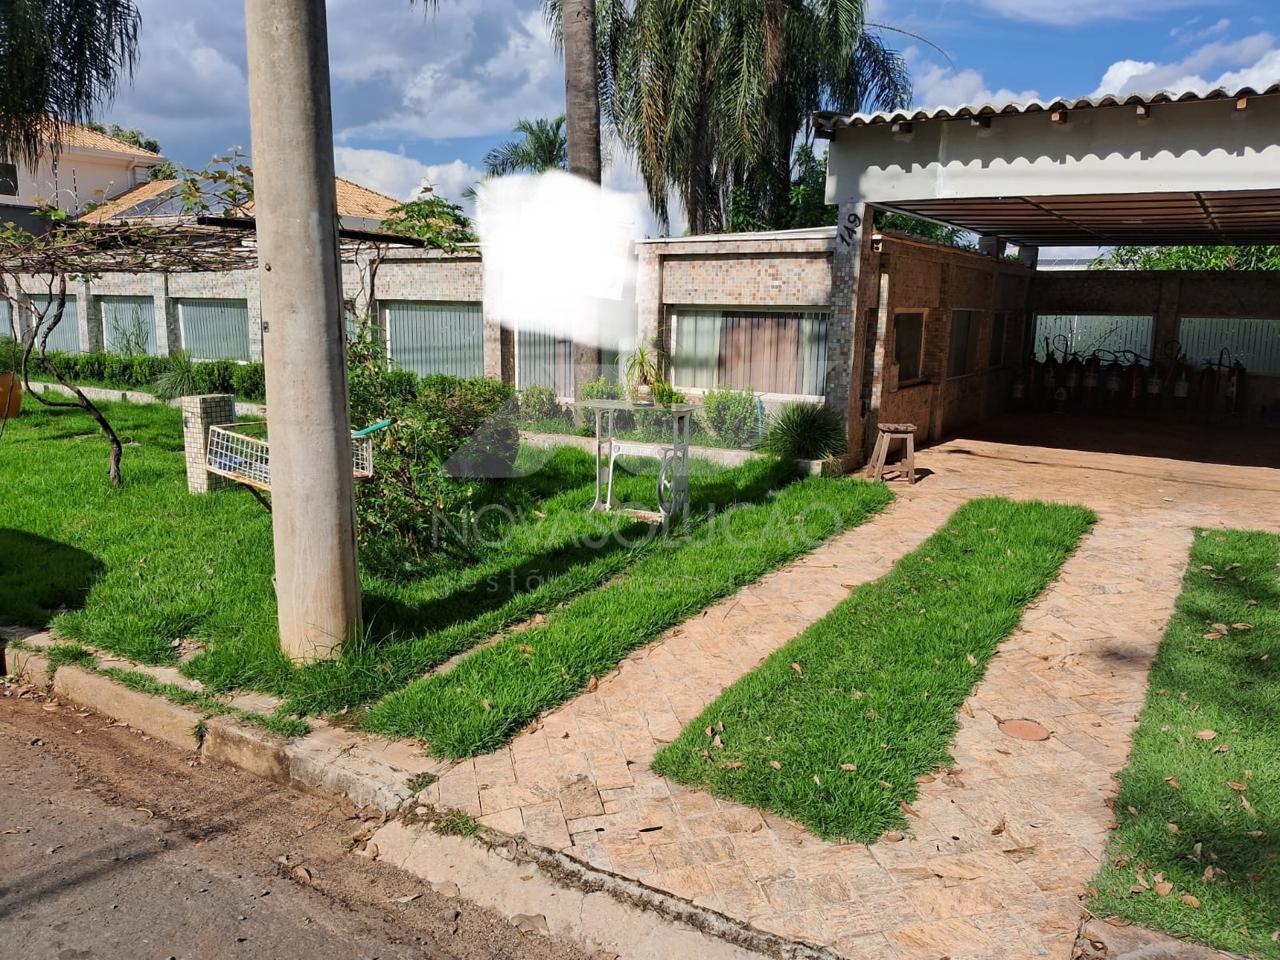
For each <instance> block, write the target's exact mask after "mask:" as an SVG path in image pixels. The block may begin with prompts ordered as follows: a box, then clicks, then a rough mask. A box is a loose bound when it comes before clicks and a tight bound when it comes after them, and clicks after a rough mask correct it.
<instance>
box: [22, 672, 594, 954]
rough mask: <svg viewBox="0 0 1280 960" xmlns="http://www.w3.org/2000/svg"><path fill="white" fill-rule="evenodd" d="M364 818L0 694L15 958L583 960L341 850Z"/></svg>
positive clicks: (61, 709)
mask: <svg viewBox="0 0 1280 960" xmlns="http://www.w3.org/2000/svg"><path fill="white" fill-rule="evenodd" d="M365 824H366V820H365V819H364V818H362V817H361V816H359V815H358V812H357V811H355V810H354V809H352V808H349V807H348V808H345V809H344V808H343V807H341V806H339V805H337V804H334V803H332V802H330V801H327V800H322V799H319V798H315V797H309V796H304V795H301V794H298V793H295V792H293V791H290V790H287V789H285V788H281V787H277V786H275V785H272V784H267V783H265V782H263V781H259V780H256V779H255V778H253V777H250V776H248V775H246V774H242V773H240V772H239V771H235V770H231V769H229V768H222V767H218V766H213V765H203V764H200V763H198V762H197V761H196V760H195V758H193V757H184V756H182V755H181V754H179V753H177V752H176V751H173V750H172V749H171V748H169V747H167V746H164V745H162V744H158V743H151V742H147V741H145V739H144V738H142V737H140V736H139V735H138V734H136V733H134V732H132V731H130V730H128V729H127V728H125V727H121V726H118V725H113V724H110V722H109V721H107V720H106V719H104V718H102V717H99V716H96V715H93V714H89V713H86V712H83V711H78V710H76V709H74V708H71V707H69V706H64V705H53V704H50V703H48V702H47V701H41V700H39V699H33V698H31V696H30V694H27V695H25V696H19V695H18V691H17V688H14V687H12V686H8V687H4V688H3V689H0V944H3V945H2V946H0V955H3V956H4V957H6V958H9V957H12V958H14V960H90V958H93V960H152V958H156V960H166V958H178V960H188V958H190V960H215V958H224V957H225V958H251V957H252V958H257V957H263V958H272V960H277V958H278V960H295V958H296V960H320V958H323V960H347V958H350V960H371V958H382V960H393V958H394V960H400V958H406V960H407V958H433V960H500V958H503V960H505V958H510V960H517V958H518V960H587V957H588V955H587V954H584V953H582V952H580V951H579V950H578V949H577V948H576V947H574V946H572V945H570V944H566V943H561V942H558V941H554V940H551V939H548V938H546V937H539V936H537V935H530V934H523V933H520V932H518V931H516V930H515V929H514V928H512V927H511V926H510V925H509V924H508V923H506V922H505V921H504V920H502V919H500V918H498V917H496V916H493V915H490V914H487V913H486V912H485V911H482V910H480V909H479V908H477V907H474V906H471V905H470V904H467V903H466V902H465V901H457V900H454V899H450V898H447V897H444V896H441V895H439V894H436V893H434V892H433V891H431V890H430V889H427V888H425V887H423V885H422V884H421V883H420V882H419V881H416V880H414V879H413V878H410V877H408V876H407V875H405V874H402V873H400V872H399V871H396V870H394V869H393V868H391V867H389V866H386V865H384V864H378V863H372V862H370V861H368V860H367V859H365V858H364V857H362V856H359V855H356V854H353V853H350V852H348V850H347V844H346V843H345V841H346V839H347V838H348V837H350V836H351V835H352V834H353V833H356V832H358V831H359V830H360V829H361V828H362V827H363V826H364V825H365ZM299 868H301V869H299Z"/></svg>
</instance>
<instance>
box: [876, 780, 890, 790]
mask: <svg viewBox="0 0 1280 960" xmlns="http://www.w3.org/2000/svg"><path fill="white" fill-rule="evenodd" d="M876 783H878V784H880V786H881V787H883V788H884V789H886V790H892V789H893V784H892V783H890V782H889V781H888V780H877V781H876Z"/></svg>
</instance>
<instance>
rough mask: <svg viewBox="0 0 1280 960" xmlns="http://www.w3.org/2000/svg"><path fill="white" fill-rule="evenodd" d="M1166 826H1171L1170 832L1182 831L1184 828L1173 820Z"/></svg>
mask: <svg viewBox="0 0 1280 960" xmlns="http://www.w3.org/2000/svg"><path fill="white" fill-rule="evenodd" d="M1165 826H1166V827H1168V828H1169V832H1170V833H1173V834H1178V833H1181V832H1182V828H1181V827H1180V826H1178V825H1177V824H1176V823H1174V822H1173V821H1172V820H1170V821H1169V822H1168V823H1166V824H1165Z"/></svg>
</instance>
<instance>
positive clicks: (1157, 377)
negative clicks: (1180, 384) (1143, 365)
mask: <svg viewBox="0 0 1280 960" xmlns="http://www.w3.org/2000/svg"><path fill="white" fill-rule="evenodd" d="M1163 389H1164V371H1163V370H1161V368H1160V364H1159V363H1158V362H1157V361H1155V360H1154V359H1153V360H1152V361H1151V366H1150V368H1149V369H1148V370H1147V382H1146V406H1147V412H1148V413H1159V412H1160V395H1161V392H1162V391H1163Z"/></svg>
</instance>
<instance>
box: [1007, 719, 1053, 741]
mask: <svg viewBox="0 0 1280 960" xmlns="http://www.w3.org/2000/svg"><path fill="white" fill-rule="evenodd" d="M1000 732H1001V733H1003V734H1004V735H1005V736H1006V737H1013V739H1015V740H1048V739H1049V731H1048V730H1047V729H1046V728H1045V727H1043V726H1041V725H1040V724H1038V723H1036V722H1035V721H1034V720H1001V721H1000Z"/></svg>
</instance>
